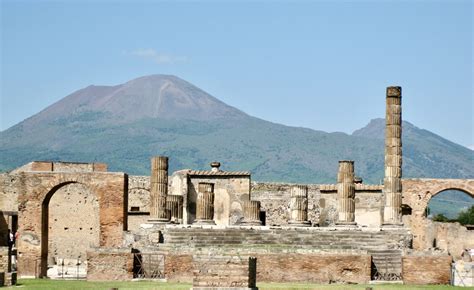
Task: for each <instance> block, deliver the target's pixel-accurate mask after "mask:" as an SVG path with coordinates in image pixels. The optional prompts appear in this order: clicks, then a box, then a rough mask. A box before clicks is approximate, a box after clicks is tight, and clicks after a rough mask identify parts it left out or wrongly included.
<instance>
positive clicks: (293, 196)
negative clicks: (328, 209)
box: [288, 185, 311, 227]
mask: <svg viewBox="0 0 474 290" xmlns="http://www.w3.org/2000/svg"><path fill="white" fill-rule="evenodd" d="M288 224H290V225H292V226H299V227H309V226H311V223H310V222H309V221H308V187H307V186H306V185H295V186H293V187H292V188H291V192H290V221H289V222H288Z"/></svg>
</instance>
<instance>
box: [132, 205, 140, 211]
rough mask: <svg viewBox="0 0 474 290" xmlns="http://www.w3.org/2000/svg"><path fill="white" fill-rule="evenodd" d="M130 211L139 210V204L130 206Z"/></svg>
mask: <svg viewBox="0 0 474 290" xmlns="http://www.w3.org/2000/svg"><path fill="white" fill-rule="evenodd" d="M130 211H140V207H139V206H132V207H131V208H130Z"/></svg>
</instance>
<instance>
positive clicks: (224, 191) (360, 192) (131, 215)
mask: <svg viewBox="0 0 474 290" xmlns="http://www.w3.org/2000/svg"><path fill="white" fill-rule="evenodd" d="M386 93H387V94H386V104H387V111H386V136H385V137H386V138H385V178H384V184H383V185H370V184H363V183H361V182H360V180H358V179H357V178H356V177H355V172H357V164H356V163H354V162H353V161H351V160H341V161H340V162H339V170H338V172H337V173H336V172H335V174H334V184H285V183H262V182H252V181H251V174H250V172H246V171H239V172H234V171H225V170H223V169H221V164H220V163H219V162H212V163H211V168H210V169H209V170H179V171H176V172H173V173H170V172H168V157H167V156H155V157H151V171H150V176H129V175H127V174H126V173H121V172H108V171H107V166H106V165H105V164H101V163H68V162H49V161H35V162H31V163H28V164H27V165H25V166H22V167H20V168H18V169H16V170H14V171H12V172H10V173H7V174H0V205H1V208H0V209H1V211H2V215H0V232H1V233H0V234H2V235H3V236H6V235H7V232H8V229H11V230H12V231H13V232H18V233H19V237H18V240H17V241H16V244H15V246H14V247H13V248H12V249H11V250H10V249H8V247H6V246H7V245H6V244H0V246H5V247H6V248H4V249H6V254H5V251H3V252H2V253H3V254H2V257H7V258H5V259H4V260H5V261H6V262H3V264H5V265H6V267H3V270H2V268H0V274H1V273H4V276H5V277H14V275H13V276H12V275H11V274H12V273H14V270H15V269H17V270H18V275H19V276H20V277H28V276H30V277H31V276H34V277H45V276H48V277H52V278H55V277H69V278H71V277H87V279H89V280H116V279H124V280H129V279H132V278H137V279H141V278H144V279H145V278H166V279H167V280H169V281H187V282H193V281H194V282H193V284H194V287H196V288H198V287H224V286H225V287H227V286H229V287H246V288H249V289H250V288H255V285H256V284H255V281H268V282H320V283H333V282H346V283H349V282H350V283H366V282H368V281H371V280H385V281H386V280H390V281H403V282H405V283H413V284H418V283H440V284H447V283H449V279H450V263H451V261H452V260H453V259H454V260H457V259H459V255H460V253H461V252H462V249H465V248H474V232H473V231H468V230H467V229H466V228H465V227H462V226H460V225H459V224H447V223H437V222H432V221H431V220H429V219H427V218H426V217H425V215H424V212H425V209H426V207H427V205H428V202H429V200H430V199H431V198H432V197H433V196H434V195H436V194H437V193H439V192H441V191H443V190H446V189H459V190H462V191H464V192H466V193H468V194H470V195H471V196H474V180H473V179H469V180H459V179H404V178H402V171H401V165H402V140H401V88H400V87H389V88H387V92H386ZM171 158H172V156H171ZM224 165H225V164H224ZM223 168H224V166H223ZM407 209H409V210H407ZM460 237H462V238H460ZM1 243H5V241H4V240H2V241H1ZM14 257H16V259H17V262H15V260H14ZM2 261H3V260H2ZM223 263H224V264H229V263H230V264H232V265H233V266H232V267H233V269H234V270H233V271H231V270H226V267H223V266H222V265H223ZM3 264H2V265H3ZM419 265H422V267H421V266H419ZM232 267H231V268H232ZM2 271H3V272H2ZM216 277H218V278H216ZM219 277H220V278H219ZM222 277H227V278H222ZM11 280H12V278H10V281H11ZM13 280H14V279H13Z"/></svg>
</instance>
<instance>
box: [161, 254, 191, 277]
mask: <svg viewBox="0 0 474 290" xmlns="http://www.w3.org/2000/svg"><path fill="white" fill-rule="evenodd" d="M165 277H166V279H167V280H168V281H174V282H192V280H193V256H192V255H177V254H169V255H166V257H165Z"/></svg>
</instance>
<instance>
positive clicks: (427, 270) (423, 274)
mask: <svg viewBox="0 0 474 290" xmlns="http://www.w3.org/2000/svg"><path fill="white" fill-rule="evenodd" d="M451 262H452V257H451V256H447V255H446V256H429V255H423V256H421V255H417V256H404V257H403V258H402V275H403V282H404V283H405V284H419V285H422V284H449V282H450V278H451Z"/></svg>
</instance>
